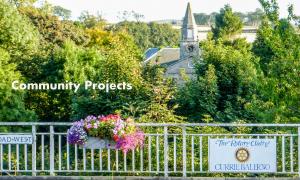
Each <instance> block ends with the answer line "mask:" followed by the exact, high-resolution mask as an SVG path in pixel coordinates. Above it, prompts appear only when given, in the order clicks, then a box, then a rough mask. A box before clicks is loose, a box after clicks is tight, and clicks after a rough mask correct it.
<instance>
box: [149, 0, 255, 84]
mask: <svg viewBox="0 0 300 180" xmlns="http://www.w3.org/2000/svg"><path fill="white" fill-rule="evenodd" d="M173 28H175V29H181V40H180V48H162V49H159V48H150V49H148V50H147V51H146V53H145V60H144V63H145V64H146V63H150V64H159V65H161V66H163V67H166V69H167V70H166V74H165V75H166V76H167V77H172V78H175V79H176V80H177V81H178V82H179V83H182V82H183V77H182V74H183V73H184V74H186V75H187V76H189V77H190V78H193V77H194V72H195V70H194V67H193V60H194V59H196V58H199V57H200V53H201V50H200V49H199V42H200V41H201V40H204V39H206V36H207V34H208V32H210V31H211V27H208V26H199V25H197V24H196V21H195V18H194V15H193V12H192V8H191V5H190V3H188V5H187V9H186V13H185V16H184V18H183V22H182V25H181V27H180V26H173ZM256 31H257V28H256V27H244V28H243V31H242V33H241V34H240V37H244V38H246V40H247V41H248V42H253V41H254V39H255V37H256Z"/></svg>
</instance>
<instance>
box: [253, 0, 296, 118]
mask: <svg viewBox="0 0 300 180" xmlns="http://www.w3.org/2000/svg"><path fill="white" fill-rule="evenodd" d="M260 2H261V4H262V5H263V7H264V10H265V13H266V18H265V19H264V22H263V23H262V25H261V26H260V28H259V30H258V34H257V39H256V41H255V42H254V46H253V52H254V53H255V54H256V55H257V56H258V57H260V59H261V60H260V65H261V68H262V70H263V72H264V75H265V77H264V79H262V80H261V81H260V82H261V84H260V87H261V88H260V90H261V91H260V93H261V94H260V96H258V97H257V98H256V101H255V102H254V103H253V104H252V106H250V107H251V108H250V109H251V110H253V112H255V113H256V114H257V116H258V118H260V119H262V120H264V121H265V122H274V121H275V122H278V123H286V122H298V121H299V119H300V111H299V110H300V109H299V107H300V104H299V102H300V98H299V97H300V96H299V92H300V89H299V87H300V81H299V73H300V72H299V70H300V36H299V34H297V32H296V30H295V28H294V27H293V25H292V24H291V23H290V22H289V21H288V20H287V19H279V8H278V4H277V2H276V1H274V0H273V1H266V0H261V1H260Z"/></svg>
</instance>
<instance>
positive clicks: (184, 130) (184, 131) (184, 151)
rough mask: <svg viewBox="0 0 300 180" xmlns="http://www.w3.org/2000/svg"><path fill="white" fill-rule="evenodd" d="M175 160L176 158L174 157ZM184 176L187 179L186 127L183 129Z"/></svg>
mask: <svg viewBox="0 0 300 180" xmlns="http://www.w3.org/2000/svg"><path fill="white" fill-rule="evenodd" d="M174 158H175V157H174ZM182 163H183V164H182V176H183V177H186V127H185V126H183V127H182Z"/></svg>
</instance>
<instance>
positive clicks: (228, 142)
mask: <svg viewBox="0 0 300 180" xmlns="http://www.w3.org/2000/svg"><path fill="white" fill-rule="evenodd" d="M276 164H277V163H276V140H275V139H209V171H210V172H251V173H265V172H276V171H277V166H276Z"/></svg>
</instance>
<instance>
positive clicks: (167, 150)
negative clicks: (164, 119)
mask: <svg viewBox="0 0 300 180" xmlns="http://www.w3.org/2000/svg"><path fill="white" fill-rule="evenodd" d="M168 153H169V145H168V127H167V126H164V174H165V177H168V173H169V164H168V162H169V154H168ZM174 158H176V157H174Z"/></svg>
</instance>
